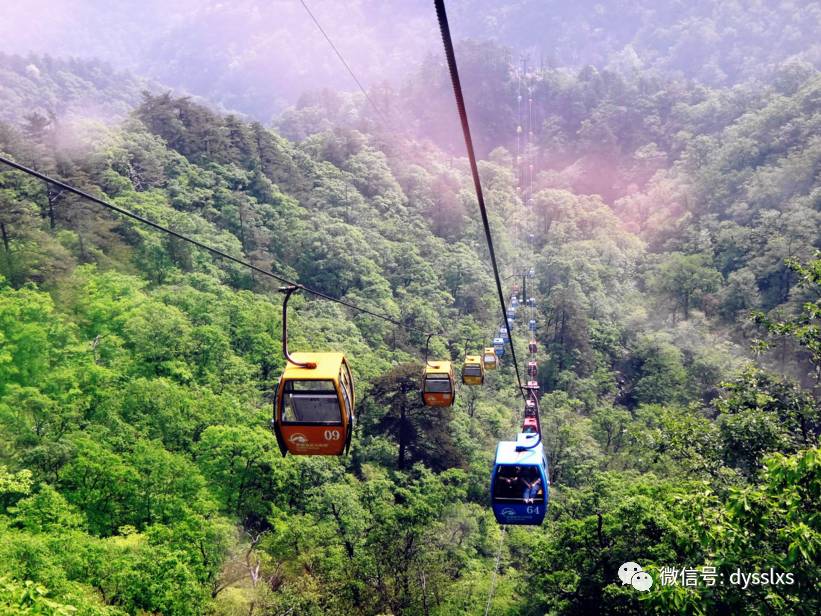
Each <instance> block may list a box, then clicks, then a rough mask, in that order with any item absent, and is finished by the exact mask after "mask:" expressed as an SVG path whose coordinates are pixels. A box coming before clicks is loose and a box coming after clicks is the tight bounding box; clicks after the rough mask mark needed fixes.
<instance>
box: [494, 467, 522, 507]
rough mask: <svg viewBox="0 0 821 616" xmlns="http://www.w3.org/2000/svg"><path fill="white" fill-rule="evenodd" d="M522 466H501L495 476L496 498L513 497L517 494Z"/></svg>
mask: <svg viewBox="0 0 821 616" xmlns="http://www.w3.org/2000/svg"><path fill="white" fill-rule="evenodd" d="M521 474H522V468H521V467H520V466H502V467H500V468H499V474H498V475H497V476H496V498H502V499H515V498H517V494H518V487H517V486H518V485H519V484H520V483H521Z"/></svg>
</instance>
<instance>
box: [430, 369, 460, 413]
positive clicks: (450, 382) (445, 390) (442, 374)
mask: <svg viewBox="0 0 821 616" xmlns="http://www.w3.org/2000/svg"><path fill="white" fill-rule="evenodd" d="M454 400H456V382H455V379H454V378H453V366H452V365H451V363H450V362H449V361H436V362H432V363H426V364H425V372H424V373H423V375H422V401H423V402H424V403H425V406H452V405H453V402H454Z"/></svg>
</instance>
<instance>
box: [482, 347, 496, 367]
mask: <svg viewBox="0 0 821 616" xmlns="http://www.w3.org/2000/svg"><path fill="white" fill-rule="evenodd" d="M482 363H483V364H484V365H485V370H496V367H497V366H498V364H499V358H498V357H496V349H494V348H493V347H485V352H484V354H483V355H482Z"/></svg>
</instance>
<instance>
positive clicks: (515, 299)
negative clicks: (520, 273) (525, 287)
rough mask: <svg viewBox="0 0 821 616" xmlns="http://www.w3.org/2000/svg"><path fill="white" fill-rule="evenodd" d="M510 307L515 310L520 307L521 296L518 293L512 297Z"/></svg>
mask: <svg viewBox="0 0 821 616" xmlns="http://www.w3.org/2000/svg"><path fill="white" fill-rule="evenodd" d="M510 307H511V308H513V309H514V310H515V309H516V308H518V307H519V297H518V296H517V295H514V296H513V297H511V298H510Z"/></svg>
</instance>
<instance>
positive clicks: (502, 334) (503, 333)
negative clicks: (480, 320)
mask: <svg viewBox="0 0 821 616" xmlns="http://www.w3.org/2000/svg"><path fill="white" fill-rule="evenodd" d="M499 337H500V338H501V339H502V341H503V342H504V343H505V344H508V343H509V342H510V337H509V336H508V335H507V328H506V327H505V326H504V325H502V326H501V327H500V328H499Z"/></svg>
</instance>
